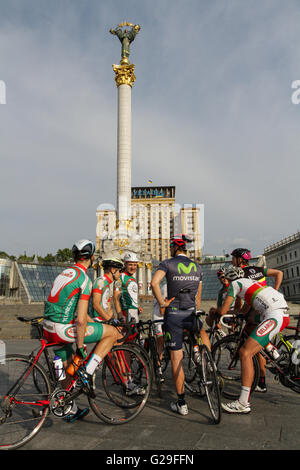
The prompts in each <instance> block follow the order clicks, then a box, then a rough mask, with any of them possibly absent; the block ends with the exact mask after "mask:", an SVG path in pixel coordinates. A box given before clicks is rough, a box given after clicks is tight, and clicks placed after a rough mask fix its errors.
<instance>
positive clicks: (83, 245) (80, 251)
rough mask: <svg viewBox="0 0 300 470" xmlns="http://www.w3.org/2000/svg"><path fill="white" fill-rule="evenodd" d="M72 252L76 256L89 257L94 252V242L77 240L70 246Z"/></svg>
mask: <svg viewBox="0 0 300 470" xmlns="http://www.w3.org/2000/svg"><path fill="white" fill-rule="evenodd" d="M72 253H73V256H74V257H77V258H78V257H83V258H91V256H92V255H93V254H94V253H95V244H94V243H93V242H91V240H85V239H84V240H78V242H76V243H75V244H74V245H73V247H72Z"/></svg>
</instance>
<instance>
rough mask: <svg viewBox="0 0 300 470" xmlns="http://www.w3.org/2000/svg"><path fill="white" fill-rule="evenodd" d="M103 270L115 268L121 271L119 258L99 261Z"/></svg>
mask: <svg viewBox="0 0 300 470" xmlns="http://www.w3.org/2000/svg"><path fill="white" fill-rule="evenodd" d="M101 264H102V267H103V269H106V268H117V269H122V268H123V266H124V265H123V263H122V261H121V260H120V259H119V258H105V259H103V260H102V261H101Z"/></svg>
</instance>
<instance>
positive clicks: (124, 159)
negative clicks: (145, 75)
mask: <svg viewBox="0 0 300 470" xmlns="http://www.w3.org/2000/svg"><path fill="white" fill-rule="evenodd" d="M124 27H129V28H130V29H124ZM139 30H140V26H139V25H133V24H132V23H127V22H124V23H121V24H119V25H118V26H117V27H116V29H111V30H110V33H111V34H114V35H116V36H117V37H118V38H119V40H120V42H121V44H122V49H121V61H120V64H119V65H113V70H114V72H115V81H116V84H117V87H118V150H117V152H118V153H117V159H118V176H117V226H116V228H117V230H118V232H119V237H122V238H124V235H125V234H126V233H127V234H128V229H129V225H130V221H131V88H132V85H133V83H134V82H135V75H134V67H135V66H134V64H130V62H129V53H130V44H131V42H132V41H133V40H134V38H135V36H136V35H137V34H138V32H139ZM121 234H123V236H122V235H121ZM127 237H128V235H127ZM127 237H126V238H127Z"/></svg>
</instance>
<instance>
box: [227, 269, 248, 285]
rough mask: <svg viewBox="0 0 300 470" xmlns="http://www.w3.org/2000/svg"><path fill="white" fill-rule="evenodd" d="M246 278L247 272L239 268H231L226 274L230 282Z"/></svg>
mask: <svg viewBox="0 0 300 470" xmlns="http://www.w3.org/2000/svg"><path fill="white" fill-rule="evenodd" d="M244 276H245V272H244V270H243V269H242V268H238V267H235V266H230V268H228V270H227V271H226V273H225V277H226V279H227V280H228V281H230V282H232V281H235V280H236V279H240V278H241V277H244Z"/></svg>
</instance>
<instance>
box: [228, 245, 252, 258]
mask: <svg viewBox="0 0 300 470" xmlns="http://www.w3.org/2000/svg"><path fill="white" fill-rule="evenodd" d="M231 256H235V257H236V258H243V259H244V260H245V261H249V260H250V259H251V253H250V250H248V249H247V248H236V249H235V250H233V252H232V253H231Z"/></svg>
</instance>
